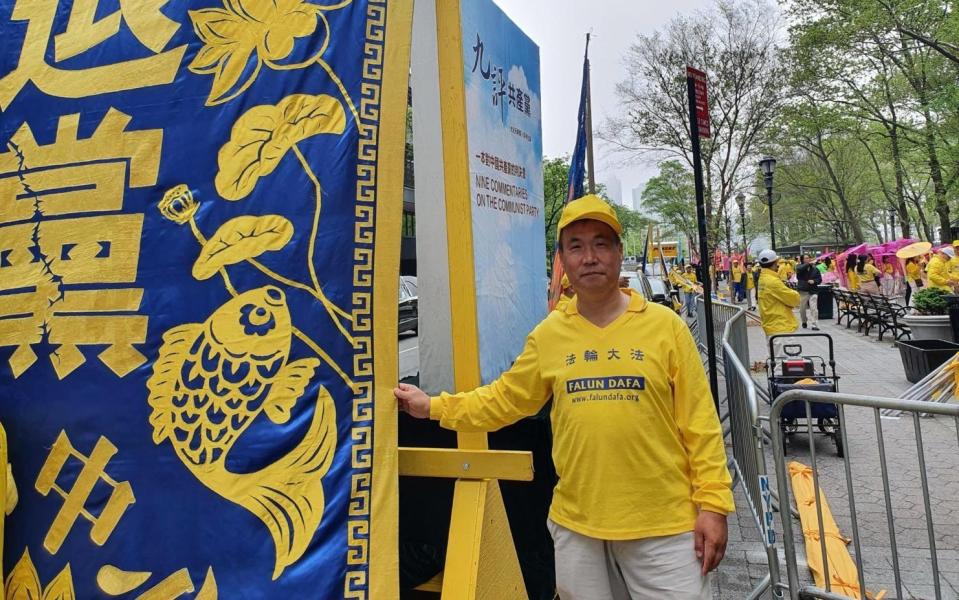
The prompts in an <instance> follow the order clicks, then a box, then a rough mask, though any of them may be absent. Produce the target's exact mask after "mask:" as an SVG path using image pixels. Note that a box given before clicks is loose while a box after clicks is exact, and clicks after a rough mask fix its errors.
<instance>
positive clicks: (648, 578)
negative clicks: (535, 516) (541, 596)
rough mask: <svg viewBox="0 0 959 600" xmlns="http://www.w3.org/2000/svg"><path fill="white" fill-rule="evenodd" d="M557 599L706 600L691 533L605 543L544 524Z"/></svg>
mask: <svg viewBox="0 0 959 600" xmlns="http://www.w3.org/2000/svg"><path fill="white" fill-rule="evenodd" d="M546 526H547V527H548V528H549V532H550V535H552V536H553V546H554V548H555V550H556V591H557V592H558V593H559V597H560V599H561V600H672V599H676V600H710V599H711V598H712V597H713V594H712V589H711V588H710V584H709V576H706V577H703V576H702V572H701V570H702V565H701V564H700V562H699V559H698V558H696V551H695V548H694V547H693V533H692V532H691V531H690V532H688V533H681V534H679V535H670V536H664V537H655V538H646V539H642V540H625V541H604V540H598V539H595V538H591V537H587V536H584V535H580V534H578V533H575V532H573V531H570V530H569V529H566V528H565V527H563V526H562V525H557V524H556V523H554V522H553V521H552V520H549V521H547V522H546Z"/></svg>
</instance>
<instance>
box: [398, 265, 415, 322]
mask: <svg viewBox="0 0 959 600" xmlns="http://www.w3.org/2000/svg"><path fill="white" fill-rule="evenodd" d="M418 327H419V297H418V296H417V292H416V277H413V276H412V275H400V310H399V333H406V332H408V331H411V332H413V333H416V330H417V329H418Z"/></svg>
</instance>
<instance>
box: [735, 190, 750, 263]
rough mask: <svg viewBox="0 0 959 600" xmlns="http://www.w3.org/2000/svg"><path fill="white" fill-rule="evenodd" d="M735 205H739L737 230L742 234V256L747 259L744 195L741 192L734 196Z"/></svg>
mask: <svg viewBox="0 0 959 600" xmlns="http://www.w3.org/2000/svg"><path fill="white" fill-rule="evenodd" d="M736 204H738V205H739V230H740V231H741V232H742V234H743V255H744V256H745V257H746V258H749V251H748V249H747V248H746V194H744V193H742V192H739V193H738V194H736Z"/></svg>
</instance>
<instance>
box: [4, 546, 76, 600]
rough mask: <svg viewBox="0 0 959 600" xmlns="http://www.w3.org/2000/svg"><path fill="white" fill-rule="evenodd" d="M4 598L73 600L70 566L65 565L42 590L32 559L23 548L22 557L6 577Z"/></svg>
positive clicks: (9, 599) (8, 599) (74, 597)
mask: <svg viewBox="0 0 959 600" xmlns="http://www.w3.org/2000/svg"><path fill="white" fill-rule="evenodd" d="M4 598H5V600H41V599H42V600H75V599H76V593H75V592H74V590H73V574H72V572H71V571H70V564H69V563H67V565H66V566H65V567H63V570H62V571H60V573H59V574H58V575H57V576H56V577H54V578H53V581H51V582H50V585H48V586H47V589H46V590H44V589H42V587H41V586H40V577H39V576H38V575H37V568H36V567H35V566H34V565H33V559H31V558H30V550H29V549H27V548H24V550H23V556H21V557H20V560H19V561H17V565H16V566H15V567H13V570H12V571H10V575H9V576H7V581H6V584H5V585H4Z"/></svg>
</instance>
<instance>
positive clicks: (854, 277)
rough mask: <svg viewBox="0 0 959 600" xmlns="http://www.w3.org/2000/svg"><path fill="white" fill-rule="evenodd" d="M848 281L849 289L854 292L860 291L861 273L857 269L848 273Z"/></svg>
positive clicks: (852, 269)
mask: <svg viewBox="0 0 959 600" xmlns="http://www.w3.org/2000/svg"><path fill="white" fill-rule="evenodd" d="M846 280H847V281H848V282H849V289H850V290H851V291H853V292H858V291H859V273H857V272H856V269H855V267H853V268H851V269H849V270H847V271H846Z"/></svg>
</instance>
